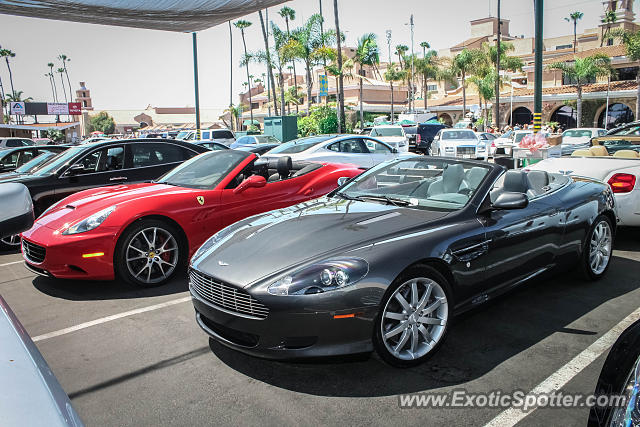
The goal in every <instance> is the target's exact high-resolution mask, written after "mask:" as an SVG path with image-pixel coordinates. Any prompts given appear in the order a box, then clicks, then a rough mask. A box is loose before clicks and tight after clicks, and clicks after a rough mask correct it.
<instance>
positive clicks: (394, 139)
mask: <svg viewBox="0 0 640 427" xmlns="http://www.w3.org/2000/svg"><path fill="white" fill-rule="evenodd" d="M374 138H376V139H378V140H380V141H382V142H386V143H387V144H388V143H390V142H404V141H406V140H407V138H406V137H404V136H376V137H374Z"/></svg>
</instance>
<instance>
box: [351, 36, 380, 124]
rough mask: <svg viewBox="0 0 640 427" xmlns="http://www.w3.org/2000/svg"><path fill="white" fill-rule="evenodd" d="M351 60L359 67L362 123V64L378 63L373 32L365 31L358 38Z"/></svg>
mask: <svg viewBox="0 0 640 427" xmlns="http://www.w3.org/2000/svg"><path fill="white" fill-rule="evenodd" d="M353 62H355V63H356V64H358V66H359V67H360V71H359V72H358V80H359V85H360V96H359V101H360V123H364V110H363V106H362V103H363V94H364V93H363V92H364V90H363V80H364V77H365V72H364V66H365V65H366V66H369V67H374V68H375V66H376V65H377V64H379V63H380V56H379V51H378V44H377V43H376V35H375V34H374V33H367V34H365V35H363V36H362V37H360V38H359V39H358V46H357V47H356V54H355V56H354V57H353Z"/></svg>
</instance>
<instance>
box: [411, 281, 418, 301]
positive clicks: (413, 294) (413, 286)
mask: <svg viewBox="0 0 640 427" xmlns="http://www.w3.org/2000/svg"><path fill="white" fill-rule="evenodd" d="M417 305H418V282H416V281H415V280H414V281H413V282H411V306H412V307H415V306H417Z"/></svg>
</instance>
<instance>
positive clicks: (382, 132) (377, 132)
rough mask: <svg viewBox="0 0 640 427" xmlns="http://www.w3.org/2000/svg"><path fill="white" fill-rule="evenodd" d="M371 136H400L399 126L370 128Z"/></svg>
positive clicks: (400, 129)
mask: <svg viewBox="0 0 640 427" xmlns="http://www.w3.org/2000/svg"><path fill="white" fill-rule="evenodd" d="M369 135H371V136H402V128H401V127H392V128H391V127H390V128H373V129H371V133H370V134H369Z"/></svg>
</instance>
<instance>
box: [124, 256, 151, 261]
mask: <svg viewBox="0 0 640 427" xmlns="http://www.w3.org/2000/svg"><path fill="white" fill-rule="evenodd" d="M145 258H146V256H144V255H140V256H137V257H133V258H127V262H129V261H135V260H138V259H145Z"/></svg>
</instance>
